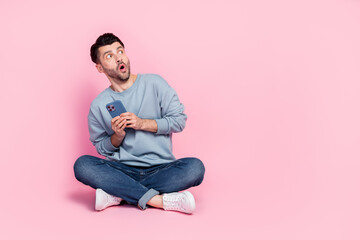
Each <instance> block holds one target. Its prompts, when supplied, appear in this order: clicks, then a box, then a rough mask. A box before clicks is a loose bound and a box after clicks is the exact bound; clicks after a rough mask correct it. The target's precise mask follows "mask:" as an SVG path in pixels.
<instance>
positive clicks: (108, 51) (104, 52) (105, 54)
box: [103, 46, 123, 57]
mask: <svg viewBox="0 0 360 240" xmlns="http://www.w3.org/2000/svg"><path fill="white" fill-rule="evenodd" d="M119 48H122V49H123V47H122V46H119V47H117V48H116V50H118V49H119ZM110 52H111V50H109V51H106V52H104V54H103V57H104V56H105V55H106V54H107V53H110Z"/></svg>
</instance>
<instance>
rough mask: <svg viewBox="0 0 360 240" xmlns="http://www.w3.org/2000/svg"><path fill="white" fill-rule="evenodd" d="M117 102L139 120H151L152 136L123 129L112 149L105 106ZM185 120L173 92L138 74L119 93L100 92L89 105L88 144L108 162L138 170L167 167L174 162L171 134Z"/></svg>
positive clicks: (158, 78) (161, 81)
mask: <svg viewBox="0 0 360 240" xmlns="http://www.w3.org/2000/svg"><path fill="white" fill-rule="evenodd" d="M115 100H120V101H121V102H122V103H123V105H124V106H125V108H126V110H127V111H128V112H132V113H134V114H135V115H136V116H138V117H139V118H143V119H154V120H155V121H156V122H157V125H158V131H157V132H156V133H152V132H146V131H136V130H134V129H132V128H126V129H125V131H126V136H125V138H124V140H123V142H122V143H121V145H120V146H119V147H118V148H116V147H114V146H113V145H112V144H111V141H110V137H111V135H113V134H114V131H113V130H112V128H111V119H112V118H111V116H110V113H109V112H108V111H107V109H106V107H105V106H106V104H108V103H110V102H112V101H115ZM186 119H187V116H186V115H185V114H184V105H183V104H182V103H181V102H180V100H179V98H178V96H177V94H176V92H175V90H174V89H173V88H172V87H170V86H169V84H168V83H167V82H166V81H165V80H164V79H163V78H162V77H161V76H159V75H156V74H138V75H137V78H136V80H135V82H134V84H133V85H132V86H131V87H130V88H128V89H126V90H125V91H123V92H115V91H113V90H112V89H111V88H110V87H109V88H106V89H105V90H104V91H102V92H101V93H100V94H99V95H98V96H97V97H96V98H95V99H94V100H93V102H92V103H91V106H90V111H89V115H88V124H89V132H90V141H91V142H92V143H93V145H94V146H95V147H96V150H97V152H98V153H99V154H101V155H103V156H105V157H106V159H108V160H111V161H120V162H122V163H124V164H127V165H131V166H139V167H149V166H153V165H157V164H162V163H169V162H172V161H174V160H176V158H175V157H174V155H173V153H172V139H171V137H172V133H174V132H181V131H182V130H183V129H184V127H185V122H186Z"/></svg>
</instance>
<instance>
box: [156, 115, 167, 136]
mask: <svg viewBox="0 0 360 240" xmlns="http://www.w3.org/2000/svg"><path fill="white" fill-rule="evenodd" d="M155 121H156V123H157V127H158V130H157V132H156V134H168V132H169V122H168V121H167V120H166V119H165V118H161V119H155Z"/></svg>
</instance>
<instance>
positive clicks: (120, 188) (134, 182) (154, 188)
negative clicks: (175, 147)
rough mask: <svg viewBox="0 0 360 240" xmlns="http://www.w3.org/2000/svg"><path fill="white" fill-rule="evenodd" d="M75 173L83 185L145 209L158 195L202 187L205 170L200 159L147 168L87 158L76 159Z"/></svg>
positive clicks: (87, 156) (188, 159)
mask: <svg viewBox="0 0 360 240" xmlns="http://www.w3.org/2000/svg"><path fill="white" fill-rule="evenodd" d="M74 172H75V177H76V179H77V180H79V181H80V182H82V183H84V184H86V185H89V186H90V187H92V188H94V189H97V188H101V189H102V190H104V191H105V192H107V193H109V194H111V195H114V196H117V197H120V198H122V199H123V200H125V201H127V202H128V203H129V204H133V205H137V206H138V207H139V208H140V209H145V208H146V203H147V202H148V201H149V200H150V199H151V198H152V197H154V196H155V195H158V194H162V193H170V192H177V191H182V190H185V189H188V188H190V187H194V186H198V185H200V183H201V182H202V180H203V178H204V173H205V167H204V164H203V163H202V162H201V160H199V159H197V158H181V159H178V160H175V161H174V162H171V163H166V164H160V165H156V166H152V167H148V168H144V167H133V166H129V165H126V164H123V163H121V162H115V161H109V160H105V159H101V158H98V157H94V156H89V155H84V156H81V157H79V158H78V159H77V160H76V162H75V164H74Z"/></svg>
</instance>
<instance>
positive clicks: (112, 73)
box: [103, 61, 131, 82]
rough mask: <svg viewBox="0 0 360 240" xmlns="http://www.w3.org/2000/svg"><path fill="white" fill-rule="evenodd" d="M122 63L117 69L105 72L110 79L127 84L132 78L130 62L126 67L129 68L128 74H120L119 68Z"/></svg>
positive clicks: (105, 70) (105, 69) (106, 69)
mask: <svg viewBox="0 0 360 240" xmlns="http://www.w3.org/2000/svg"><path fill="white" fill-rule="evenodd" d="M120 64H121V63H119V64H118V65H117V67H116V69H108V68H104V67H103V69H104V72H105V73H106V75H108V76H109V77H110V78H112V79H114V80H118V81H120V82H127V80H129V78H130V72H131V71H130V61H128V63H127V64H125V63H124V64H125V65H126V68H127V72H126V73H122V72H119V70H118V69H119V66H120Z"/></svg>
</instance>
